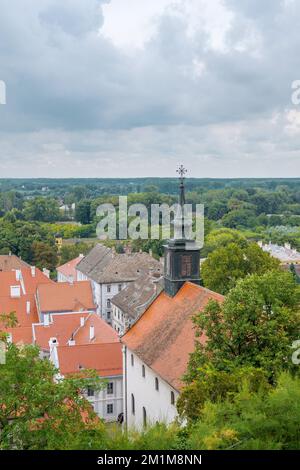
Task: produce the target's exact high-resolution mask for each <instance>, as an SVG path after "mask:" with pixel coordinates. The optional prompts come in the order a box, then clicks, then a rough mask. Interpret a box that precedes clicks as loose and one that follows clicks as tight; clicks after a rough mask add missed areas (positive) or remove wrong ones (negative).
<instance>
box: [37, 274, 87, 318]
mask: <svg viewBox="0 0 300 470" xmlns="http://www.w3.org/2000/svg"><path fill="white" fill-rule="evenodd" d="M37 296H38V303H39V308H40V311H41V312H43V313H44V312H49V313H54V312H76V311H80V310H83V311H84V310H95V309H96V306H95V304H94V300H93V292H92V286H91V283H90V281H81V282H74V283H72V284H70V283H69V282H57V283H53V284H51V285H50V284H48V285H41V286H38V290H37Z"/></svg>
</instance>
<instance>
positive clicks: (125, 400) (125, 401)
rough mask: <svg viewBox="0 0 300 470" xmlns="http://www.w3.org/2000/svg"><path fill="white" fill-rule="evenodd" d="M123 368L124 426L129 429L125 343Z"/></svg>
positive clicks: (124, 347)
mask: <svg viewBox="0 0 300 470" xmlns="http://www.w3.org/2000/svg"><path fill="white" fill-rule="evenodd" d="M123 364H124V366H123V369H124V374H123V377H124V378H123V380H124V384H123V385H124V387H123V388H124V427H125V430H126V431H127V428H128V425H127V348H126V346H125V345H123Z"/></svg>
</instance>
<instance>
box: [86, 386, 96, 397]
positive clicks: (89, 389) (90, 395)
mask: <svg viewBox="0 0 300 470" xmlns="http://www.w3.org/2000/svg"><path fill="white" fill-rule="evenodd" d="M87 394H88V397H93V396H94V395H95V392H94V390H93V389H92V388H90V387H88V389H87Z"/></svg>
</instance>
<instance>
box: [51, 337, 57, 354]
mask: <svg viewBox="0 0 300 470" xmlns="http://www.w3.org/2000/svg"><path fill="white" fill-rule="evenodd" d="M55 346H58V341H57V339H56V338H50V340H49V347H50V351H51V349H52V348H53V347H55Z"/></svg>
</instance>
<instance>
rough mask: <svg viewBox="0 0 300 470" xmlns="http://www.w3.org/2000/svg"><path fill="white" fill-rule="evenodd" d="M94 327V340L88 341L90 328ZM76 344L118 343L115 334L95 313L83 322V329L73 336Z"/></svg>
mask: <svg viewBox="0 0 300 470" xmlns="http://www.w3.org/2000/svg"><path fill="white" fill-rule="evenodd" d="M91 326H93V327H94V338H93V339H92V340H91V341H90V327H91ZM74 340H75V341H76V344H89V343H119V342H120V340H119V336H118V334H117V332H116V331H115V330H114V329H113V328H112V327H111V326H110V325H108V323H106V321H104V320H102V318H100V317H99V315H97V314H96V313H91V314H90V315H89V316H88V317H87V318H86V320H85V324H84V327H81V328H79V329H78V330H77V332H76V333H75V335H74Z"/></svg>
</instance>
